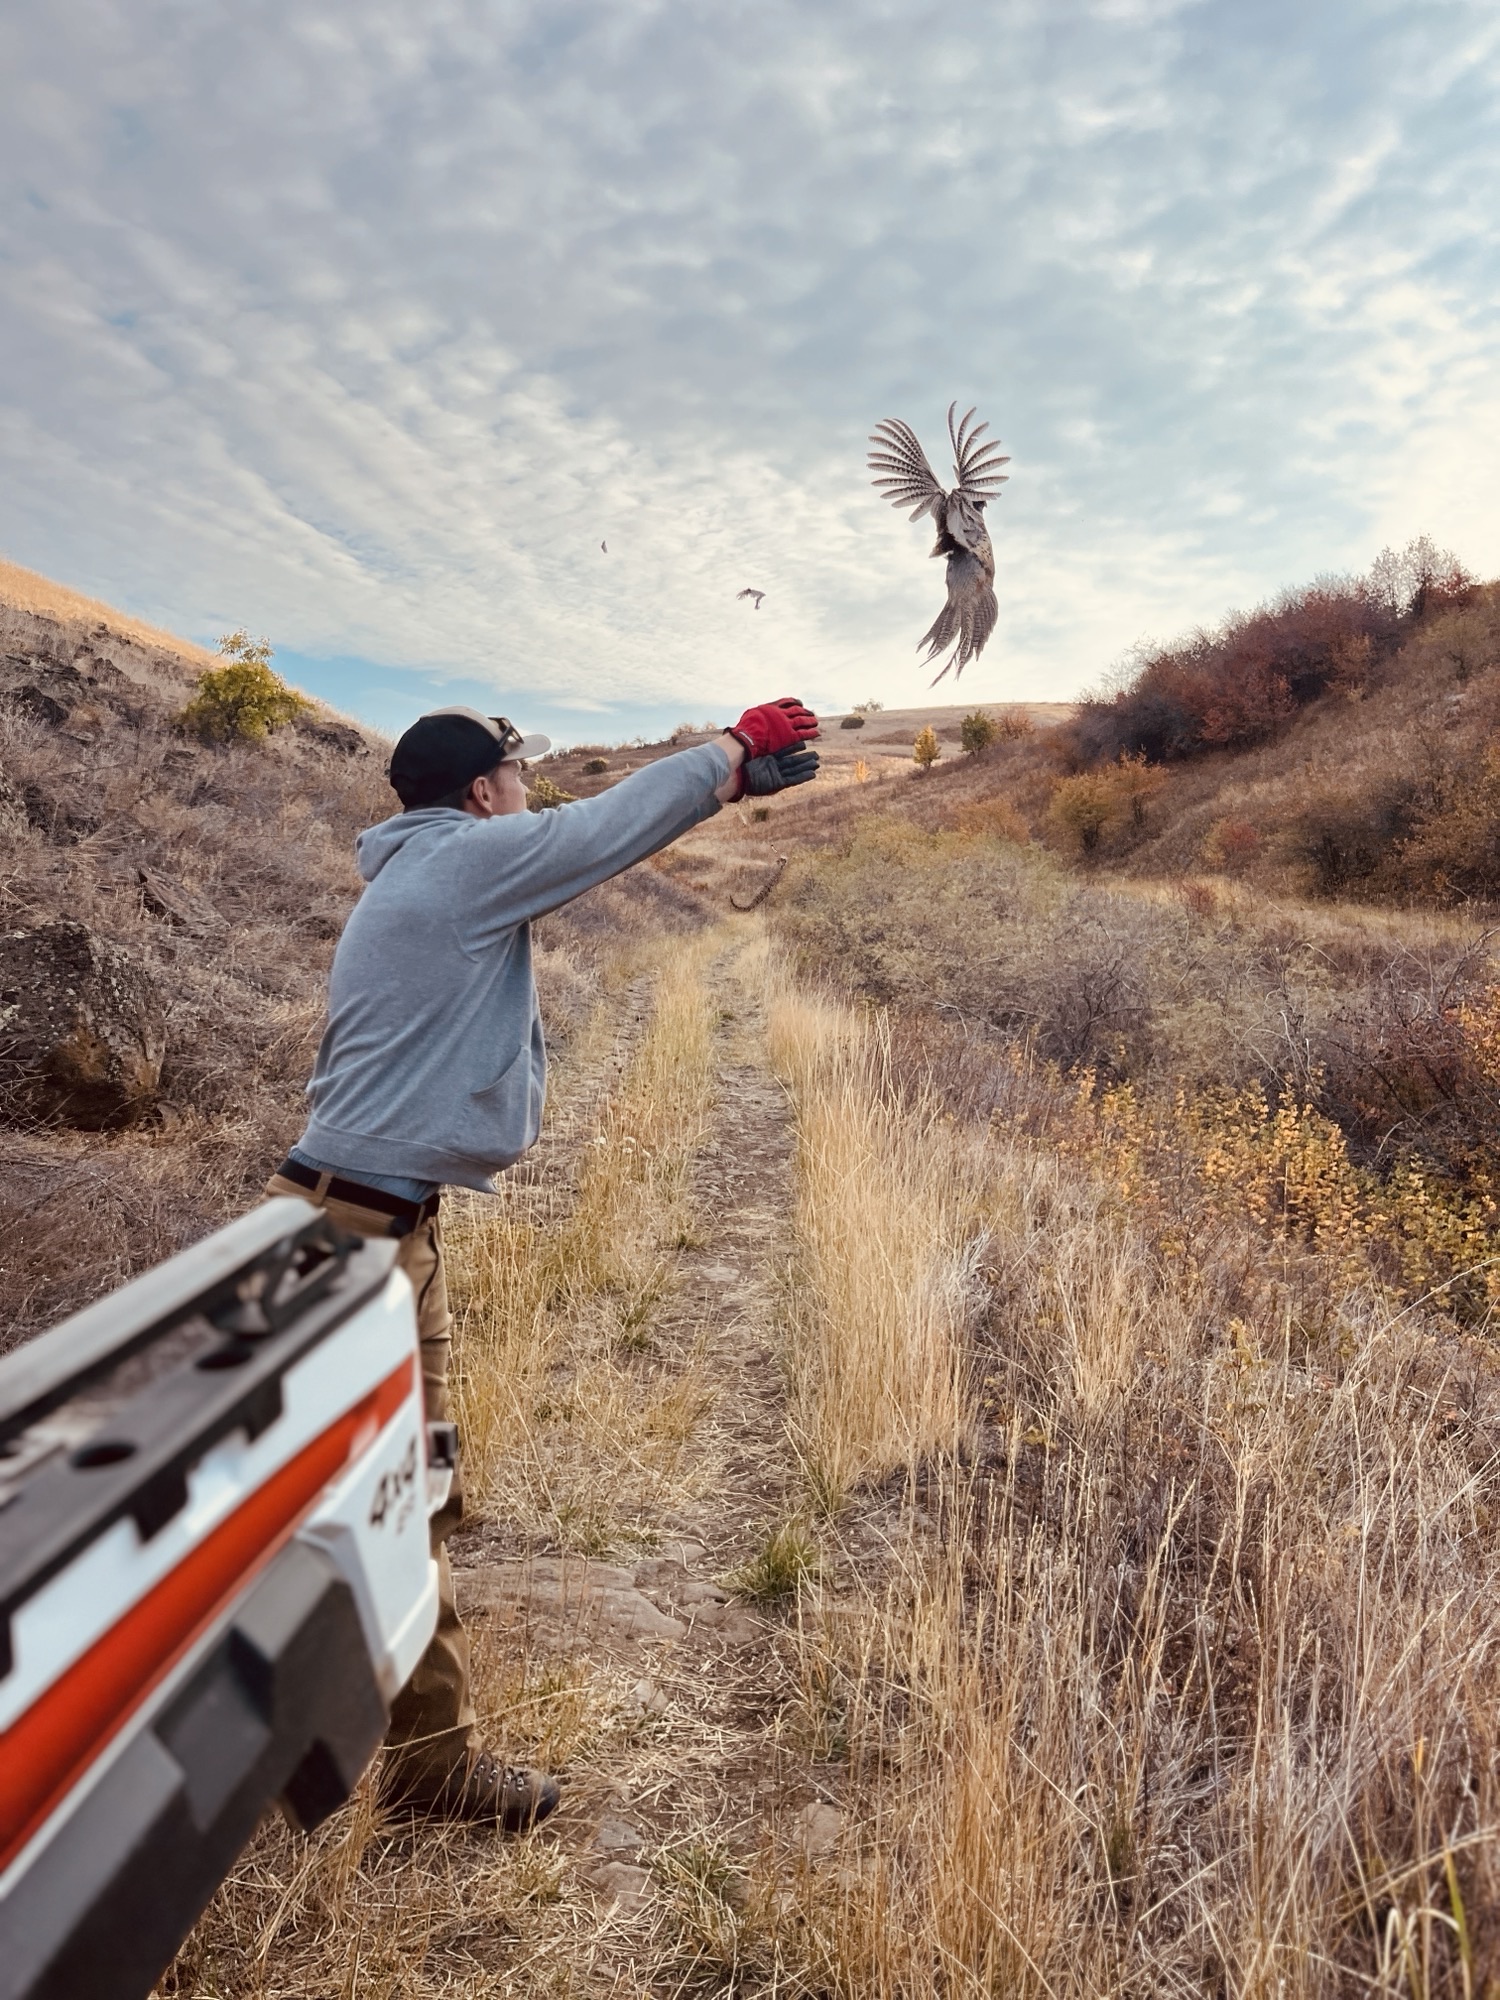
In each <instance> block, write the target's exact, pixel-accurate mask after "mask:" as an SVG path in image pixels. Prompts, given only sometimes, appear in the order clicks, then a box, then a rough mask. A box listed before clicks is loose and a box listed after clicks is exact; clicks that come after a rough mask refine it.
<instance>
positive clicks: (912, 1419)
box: [768, 990, 973, 1508]
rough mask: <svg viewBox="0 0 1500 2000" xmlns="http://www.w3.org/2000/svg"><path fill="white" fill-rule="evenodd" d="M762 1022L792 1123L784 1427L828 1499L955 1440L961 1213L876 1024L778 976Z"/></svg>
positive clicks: (959, 1397) (925, 1109) (835, 1500)
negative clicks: (787, 1413) (794, 1247)
mask: <svg viewBox="0 0 1500 2000" xmlns="http://www.w3.org/2000/svg"><path fill="white" fill-rule="evenodd" d="M768 1033H769V1046H770V1054H771V1061H772V1064H773V1066H774V1068H775V1069H776V1071H777V1073H778V1075H780V1076H781V1077H782V1079H783V1081H784V1082H785V1083H786V1085H787V1087H788V1089H789V1091H790V1093H791V1098H792V1105H793V1112H794V1118H795V1124H796V1134H797V1204H796V1223H797V1235H798V1248H799V1263H798V1267H797V1269H796V1271H795V1273H794V1276H793V1278H792V1282H791V1285H790V1287H789V1291H788V1310H789V1314H790V1318H791V1326H792V1340H791V1365H792V1372H793V1378H794V1403H795V1414H794V1418H793V1423H794V1435H795V1441H796V1444H797V1448H798V1450H799V1451H800V1453H801V1454H802V1457H803V1459H804V1462H805V1464H806V1466H807V1469H808V1474H809V1477H810V1479H811V1481H812V1484H813V1488H814V1491H815V1493H816V1494H817V1496H818V1498H819V1501H820V1504H822V1505H823V1506H825V1507H830V1508H836V1507H837V1506H838V1505H840V1504H841V1503H842V1501H843V1500H844V1498H845V1497H846V1496H847V1495H848V1494H849V1493H850V1491H851V1490H852V1489H853V1487H854V1486H855V1485H857V1484H858V1483H859V1482H860V1481H862V1480H869V1479H874V1478H879V1477H880V1476H882V1475H883V1474H885V1473H888V1472H890V1471H893V1470H895V1469H896V1468H898V1467H901V1466H910V1465H913V1464H915V1463H916V1462H917V1461H918V1460H920V1459H922V1458H924V1457H926V1456H928V1455H929V1454H932V1453H951V1452H952V1451H954V1450H955V1449H956V1448H957V1446H958V1443H959V1440H960V1437H961V1435H962V1433H963V1430H964V1425H965V1416H964V1396H963V1387H962V1380H963V1346H962V1341H963V1330H964V1317H965V1311H966V1306H967V1303H968V1300H969V1296H970V1292H971V1288H972V1286H971V1281H972V1270H973V1257H972V1247H971V1246H972V1237H973V1226H972V1220H971V1218H970V1215H969V1213H968V1209H967V1205H966V1187H965V1182H964V1176H963V1172H962V1157H961V1155H960V1153H959V1152H958V1151H957V1150H956V1149H955V1147H954V1146H953V1144H952V1138H951V1132H950V1130H949V1128H948V1127H947V1126H946V1125H945V1124H944V1122H943V1119H942V1117H941V1115H940V1113H939V1111H938V1108H937V1106H936V1104H935V1103H934V1102H932V1101H929V1100H925V1099H922V1098H921V1097H918V1098H916V1099H915V1100H911V1099H907V1098H906V1097H904V1095H903V1094H902V1093H899V1092H898V1091H897V1090H896V1089H895V1087H894V1080H893V1077H892V1074H891V1056H890V1046H889V1042H888V1040H887V1039H886V1038H885V1037H884V1036H883V1034H882V1032H881V1030H880V1028H879V1027H878V1026H871V1025H870V1024H868V1023H866V1022H864V1021H862V1020H861V1019H860V1018H859V1017H858V1016H857V1015H855V1014H854V1013H853V1012H852V1011H851V1010H849V1009H848V1008H845V1007H842V1006H840V1005H838V1004H837V1003H835V1002H832V1001H827V1000H820V999H816V998H810V997H808V996H806V995H804V994H800V993H796V992H794V991H791V990H786V991H783V992H782V993H781V994H780V995H779V996H778V997H777V998H776V999H775V1000H774V1001H773V1003H772V1006H771V1011H770V1019H769V1030H768Z"/></svg>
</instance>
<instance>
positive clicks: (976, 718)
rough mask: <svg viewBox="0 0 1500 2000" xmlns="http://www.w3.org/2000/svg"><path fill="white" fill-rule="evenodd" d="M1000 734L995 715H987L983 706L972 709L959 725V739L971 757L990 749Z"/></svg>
mask: <svg viewBox="0 0 1500 2000" xmlns="http://www.w3.org/2000/svg"><path fill="white" fill-rule="evenodd" d="M999 734H1000V731H999V729H998V728H997V726H996V723H995V718H994V716H992V715H986V714H985V712H984V710H983V709H982V708H976V709H973V710H971V711H970V713H969V714H968V715H966V716H965V717H964V719H963V721H962V722H960V723H959V725H958V740H959V742H960V743H961V744H962V745H963V747H964V749H965V750H966V751H967V752H968V753H969V755H970V756H971V757H977V756H978V755H979V753H980V751H981V750H988V749H989V747H990V745H991V744H992V743H993V742H994V740H995V738H996V737H997V736H998V735H999Z"/></svg>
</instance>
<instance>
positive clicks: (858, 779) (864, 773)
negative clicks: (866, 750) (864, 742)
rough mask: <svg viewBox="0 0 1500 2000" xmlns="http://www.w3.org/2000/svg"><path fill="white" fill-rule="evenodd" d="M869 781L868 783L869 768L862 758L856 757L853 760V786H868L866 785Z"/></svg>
mask: <svg viewBox="0 0 1500 2000" xmlns="http://www.w3.org/2000/svg"><path fill="white" fill-rule="evenodd" d="M869 781H870V767H869V765H868V764H867V763H866V762H865V760H864V758H863V757H856V758H855V760H854V782H855V784H856V785H865V784H868V783H869Z"/></svg>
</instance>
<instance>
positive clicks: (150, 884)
mask: <svg viewBox="0 0 1500 2000" xmlns="http://www.w3.org/2000/svg"><path fill="white" fill-rule="evenodd" d="M136 878H137V880H138V881H139V882H140V885H141V900H142V901H143V902H144V903H145V905H146V908H147V909H148V910H150V912H151V913H152V915H153V916H157V917H165V918H166V919H167V921H168V923H172V924H176V925H177V927H178V928H179V929H180V930H185V931H196V932H199V933H202V932H204V931H221V930H223V928H224V919H223V918H222V917H221V916H220V915H219V913H218V911H217V910H216V909H215V908H214V906H213V904H212V903H210V902H208V901H206V900H205V898H204V897H202V896H199V895H196V894H195V893H194V892H193V891H192V890H191V889H185V888H184V887H183V885H182V884H181V883H180V882H174V881H173V879H172V877H171V876H170V875H164V874H162V872H161V870H160V869H159V868H138V869H137V870H136Z"/></svg>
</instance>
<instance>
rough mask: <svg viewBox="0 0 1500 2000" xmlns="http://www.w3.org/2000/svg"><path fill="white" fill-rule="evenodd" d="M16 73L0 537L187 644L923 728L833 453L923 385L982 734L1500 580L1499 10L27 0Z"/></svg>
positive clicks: (906, 623)
mask: <svg viewBox="0 0 1500 2000" xmlns="http://www.w3.org/2000/svg"><path fill="white" fill-rule="evenodd" d="M0 59H3V73H4V74H5V75H7V76H8V77H9V78H11V79H12V82H11V83H10V84H9V85H8V86H7V90H8V92H9V95H10V102H9V103H8V105H7V116H6V118H5V119H4V120H3V121H0V176H3V178H4V182H5V186H6V189H7V199H6V201H5V202H4V204H3V207H0V313H3V326H4V331H3V333H0V362H3V371H0V467H3V472H4V477H3V481H0V547H3V548H4V549H5V551H6V552H7V553H8V554H10V555H11V556H12V557H14V558H15V559H17V560H20V561H22V562H26V563H29V564H31V565H32V566H34V567H37V568H40V569H43V570H46V571H49V572H50V573H52V574H56V575H58V576H60V577H62V578H64V579H65V580H67V581H69V582H72V583H75V584H77V585H80V586H82V587H84V588H87V589H88V590H90V591H91V592H93V593H96V594H100V595H104V596H108V597H112V598H113V599H115V600H116V601H118V602H121V603H123V604H125V605H127V606H128V607H129V608H131V609H133V610H136V611H138V612H140V613H143V614H144V615H147V616H149V617H152V618H154V619H157V620H159V621H161V622H165V623H169V624H173V625H175V626H177V627H178V628H179V629H184V630H187V631H190V632H192V633H193V634H194V635H196V636H207V637H211V636H212V635H213V634H214V633H215V632H217V631H218V630H220V629H223V628H224V627H225V626H227V625H230V624H239V623H248V624H250V625H252V626H254V627H255V628H257V629H264V630H266V631H268V632H269V633H271V635H272V636H273V638H275V639H276V641H277V642H278V644H280V645H281V646H283V647H284V648H285V649H287V650H288V651H289V652H290V653H292V654H295V655H298V656H302V657H304V658H309V659H314V660H315V659H317V658H320V657H326V658H330V659H332V658H343V659H347V658H349V657H357V658H359V659H362V660H364V661H367V662H369V663H372V665H371V670H370V673H369V675H368V676H367V681H368V685H369V686H370V687H372V688H374V687H383V688H387V689H388V688H389V686H390V682H391V671H392V670H395V669H399V668H403V667H405V668H415V669H421V670H424V672H425V673H426V674H428V675H431V674H444V675H449V676H457V677H460V678H463V679H464V680H465V681H466V683H478V684H487V683H491V682H493V684H494V685H495V686H496V687H497V688H503V687H506V686H513V685H517V684H522V685H525V686H526V687H528V688H531V689H535V690H537V691H539V692H542V693H545V694H546V696H547V697H548V698H549V699H550V700H553V701H555V702H556V703H557V704H558V705H559V707H566V706H567V705H573V706H574V707H575V708H576V710H577V712H580V713H586V712H587V711H588V709H589V708H590V707H592V706H593V705H595V704H598V703H601V702H602V703H604V704H606V705H607V707H608V710H609V712H610V713H612V714H620V715H628V714H629V713H631V712H639V713H643V714H644V713H646V712H650V713H653V714H654V713H657V712H658V711H661V710H664V709H665V710H672V709H680V710H681V712H683V713H692V712H697V711H698V710H705V711H707V710H718V709H723V708H726V707H727V706H728V705H729V704H730V703H731V702H732V700H733V698H734V695H735V693H736V692H737V691H739V690H742V689H745V688H751V689H753V688H754V687H756V686H760V685H762V684H763V683H764V682H766V681H767V679H768V678H769V680H771V681H774V682H775V683H776V684H777V685H778V686H780V685H782V684H786V685H797V686H799V687H802V688H804V689H805V690H806V692H807V693H808V695H809V697H810V698H813V699H816V700H819V701H824V702H827V703H830V704H835V703H840V702H846V701H848V700H851V699H854V698H858V697H862V696H866V695H880V696H881V697H883V698H885V699H887V700H890V699H892V698H893V697H899V696H901V695H905V694H912V693H914V692H915V691H916V690H917V689H918V688H919V687H920V686H921V684H922V682H921V678H920V676H919V673H918V670H917V669H916V667H915V664H914V655H913V647H914V644H915V641H916V638H917V635H918V633H920V632H921V631H922V630H923V629H924V628H925V627H926V625H927V624H928V622H929V621H930V619H931V617H932V615H933V613H934V611H935V610H936V608H937V605H938V603H939V602H940V600H941V596H942V581H941V568H940V565H938V564H929V563H927V561H926V560H925V554H926V544H925V542H924V540H923V537H922V533H921V531H920V530H919V529H916V528H910V527H908V526H907V524H906V523H905V522H904V520H903V519H902V518H901V517H900V516H897V515H894V514H892V513H890V512H889V511H887V510H884V509H883V508H882V507H881V506H880V505H879V504H878V502H877V501H876V500H875V497H874V496H873V495H872V494H871V493H870V491H869V489H868V486H867V484H866V474H865V471H864V467H863V455H864V440H865V436H866V434H867V432H868V430H869V428H870V427H871V425H872V424H873V423H874V421H875V420H876V419H877V418H879V417H881V416H885V415H888V414H896V413H899V414H903V415H905V416H907V417H908V418H910V419H911V420H912V421H913V422H914V423H915V424H916V425H917V428H918V430H919V432H920V433H921V434H922V436H923V437H924V439H926V440H927V441H928V442H929V445H930V446H932V447H933V448H935V447H936V444H937V441H938V439H939V438H940V437H941V435H942V427H941V426H942V413H943V410H944V409H945V407H946V405H947V403H948V401H949V400H950V399H951V398H953V397H954V396H957V397H959V398H960V399H961V400H962V401H963V402H964V403H966V404H967V403H968V402H970V401H973V402H977V403H978V404H979V405H980V407H981V410H982V412H983V414H985V415H986V416H988V417H990V419H991V421H992V424H993V426H994V428H995V429H996V430H997V431H998V432H999V433H1000V434H1001V435H1002V436H1004V438H1005V439H1006V442H1007V448H1008V449H1009V450H1011V451H1012V452H1013V454H1014V462H1013V465H1012V467H1011V471H1012V473H1013V479H1012V483H1011V485H1010V486H1009V487H1008V488H1007V489H1006V498H1005V500H1004V502H1003V504H1002V505H1001V506H999V507H998V508H997V509H995V510H994V516H995V526H996V529H997V543H998V549H999V557H1000V565H1001V572H1000V577H999V579H998V583H997V588H998V591H999V595H1000V601H1001V619H1000V627H999V631H998V633H997V637H996V639H995V640H994V641H993V642H992V644H991V647H990V649H989V651H988V652H987V653H986V655H985V656H984V659H983V660H982V661H981V662H979V663H978V665H977V666H976V667H974V668H971V669H970V672H969V674H968V675H967V676H966V678H965V681H964V683H963V689H964V691H967V690H968V689H969V688H970V687H972V688H973V689H974V692H975V693H976V695H977V696H980V697H985V698H995V697H1003V696H1004V695H1006V694H1029V695H1033V696H1044V695H1049V694H1052V695H1058V694H1066V693H1069V692H1071V691H1072V690H1073V689H1075V688H1076V687H1077V686H1078V685H1079V684H1080V683H1082V682H1086V681H1089V680H1092V679H1094V678H1095V677H1096V676H1097V674H1098V673H1099V672H1100V670H1101V669H1102V668H1103V667H1105V666H1106V665H1107V664H1108V662H1109V660H1110V659H1111V658H1113V657H1115V656H1116V655H1118V654H1119V653H1120V652H1121V651H1123V650H1124V649H1125V648H1126V647H1128V646H1129V645H1130V644H1131V643H1132V642H1134V641H1135V640H1136V639H1138V638H1139V637H1140V636H1142V635H1143V634H1144V633H1146V632H1156V633H1160V634H1164V633H1167V632H1170V631H1172V630H1175V629H1177V628H1179V627H1181V626H1182V625H1184V624H1186V623H1191V622H1193V621H1195V620H1197V619H1201V618H1206V617H1212V616H1215V615H1217V614H1218V613H1220V612H1221V611H1222V610H1224V609H1225V608H1226V607H1227V606H1228V605H1229V604H1231V603H1236V602H1246V601H1249V600H1253V599H1254V598H1256V597H1259V596H1262V595H1264V594H1266V593H1267V592H1269V591H1271V590H1274V589H1275V588H1277V587H1279V586H1280V585H1281V584H1283V583H1286V582H1291V581H1294V580H1296V579H1298V578H1299V577H1304V576H1307V575H1309V574H1311V573H1313V572H1316V571H1320V570H1326V569H1330V568H1337V567H1343V566H1355V565H1362V564H1363V563H1365V562H1367V561H1368V560H1369V558H1370V557H1371V556H1372V555H1373V554H1374V552H1375V550H1376V549H1377V548H1378V547H1379V546H1380V544H1381V543H1382V542H1383V541H1385V540H1388V539H1395V540H1404V539H1405V538H1406V536H1407V535H1409V534H1412V533H1415V532H1418V531H1420V530H1423V529H1430V530H1431V531H1432V532H1433V533H1435V534H1437V535H1438V536H1440V537H1441V538H1443V539H1447V540H1450V541H1452V542H1453V543H1454V544H1455V545H1456V546H1457V547H1458V548H1459V549H1460V552H1461V553H1463V554H1464V555H1465V556H1466V557H1467V558H1468V559H1469V560H1470V561H1471V562H1473V563H1476V564H1478V565H1479V566H1481V567H1487V568H1491V569H1493V568H1496V567H1500V560H1497V558H1500V480H1497V478H1496V476H1495V475H1494V474H1493V473H1492V472H1490V471H1489V470H1488V469H1487V461H1486V460H1485V458H1484V456H1483V454H1481V453H1479V452H1478V451H1477V450H1476V449H1475V440H1476V439H1477V438H1478V437H1479V436H1481V435H1483V434H1484V433H1483V430H1482V428H1481V426H1483V425H1485V424H1488V425H1489V426H1490V427H1491V430H1493V426H1494V419H1495V417H1496V415H1497V414H1500V362H1497V360H1496V358H1495V343H1494V341H1493V327H1492V322H1491V318H1490V313H1491V307H1490V304H1489V301H1490V300H1491V299H1492V298H1493V296H1494V292H1495V281H1496V277H1497V275H1500V274H1497V271H1496V261H1497V259H1496V248H1495V237H1494V232H1493V228H1492V226H1491V224H1490V221H1489V217H1490V216H1491V215H1492V214H1493V212H1494V200H1495V194H1496V188H1495V179H1496V166H1497V161H1500V135H1497V132H1496V121H1495V114H1494V110H1493V107H1494V104H1495V102H1496V96H1495V86H1496V83H1497V81H1500V76H1497V71H1500V27H1497V24H1496V23H1495V21H1494V19H1493V17H1492V13H1491V10H1489V9H1488V8H1487V7H1484V6H1482V5H1479V4H1472V5H1470V4H1464V0H1459V3H1458V4H1439V5H1423V6H1421V7H1416V6H1414V5H1385V6H1382V5H1379V4H1375V0H1343V4H1334V5H1331V6H1329V7H1327V8H1324V9H1318V10H1312V12H1311V13H1310V12H1309V10H1307V9H1305V7H1299V8H1297V9H1295V10H1294V9H1293V8H1292V7H1291V6H1290V5H1289V4H1287V0H1269V4H1266V5H1263V6H1261V7H1258V8H1256V9H1246V8H1241V7H1237V6H1234V5H1232V4H1230V0H1213V4H1173V0H1151V3H1150V4H1147V3H1146V0H1143V3H1142V4H1124V0H1109V3H1108V4H1104V0H1101V4H1097V5H1090V4H1077V3H1076V0H1061V4H1059V0H1045V4H1044V3H1043V0H985V4H979V5H976V6H974V7H971V8H967V9H964V10H953V9H940V8H938V7H936V6H925V7H924V6H913V5H911V4H907V0H900V4H898V0H858V4H855V5H853V6H851V5H849V4H847V0H845V3H844V4H840V5H838V6H834V5H832V4H826V0H825V4H817V0H814V4H801V5H796V6H793V5H791V4H785V0H762V4H759V5H756V6H754V7H752V6H749V5H747V4H732V0H671V4H665V0H615V4H613V5H610V6H605V5H603V4H602V3H601V0H551V4H547V5H542V4H536V0H527V4H518V5H515V6H512V7H508V8H506V9H503V10H486V9H482V8H479V7H475V6H472V5H470V4H467V0H433V4H429V5H427V6H424V7H423V8H422V9H420V10H416V9H412V8H410V7H409V6H406V5H397V4H395V0H385V4H382V3H381V0H370V4H366V5H362V6H359V7H356V6H354V5H353V4H352V0H339V4H331V0H298V4H296V5H293V4H290V0H267V4H265V5H262V6H260V7H258V8H256V9H254V10H245V9H235V8H231V7H229V6H227V5H211V4H202V0H194V3H193V4H188V0H132V4H131V5H130V6H128V7H126V6H125V5H124V4H123V0H122V4H119V5H106V4H103V0H47V4H46V5H45V7H44V6H43V5H42V0H12V6H11V7H10V8H9V9H8V10H7V13H6V18H5V22H4V25H3V27H0ZM602 539H607V540H608V543H609V553H608V555H607V556H606V555H604V554H602V553H601V551H600V549H599V543H600V541H601V540H602ZM747 583H753V584H755V585H756V586H757V587H758V588H762V589H764V590H765V591H766V592H767V598H766V603H765V605H764V607H763V608H762V610H761V612H759V613H755V614H752V613H750V611H749V608H748V606H747V605H745V604H741V603H739V602H737V600H736V598H735V592H736V591H737V590H738V589H739V588H740V587H742V586H743V585H745V584H747ZM423 685H424V686H425V685H426V683H425V682H424V683H423ZM579 705H581V706H579Z"/></svg>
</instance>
